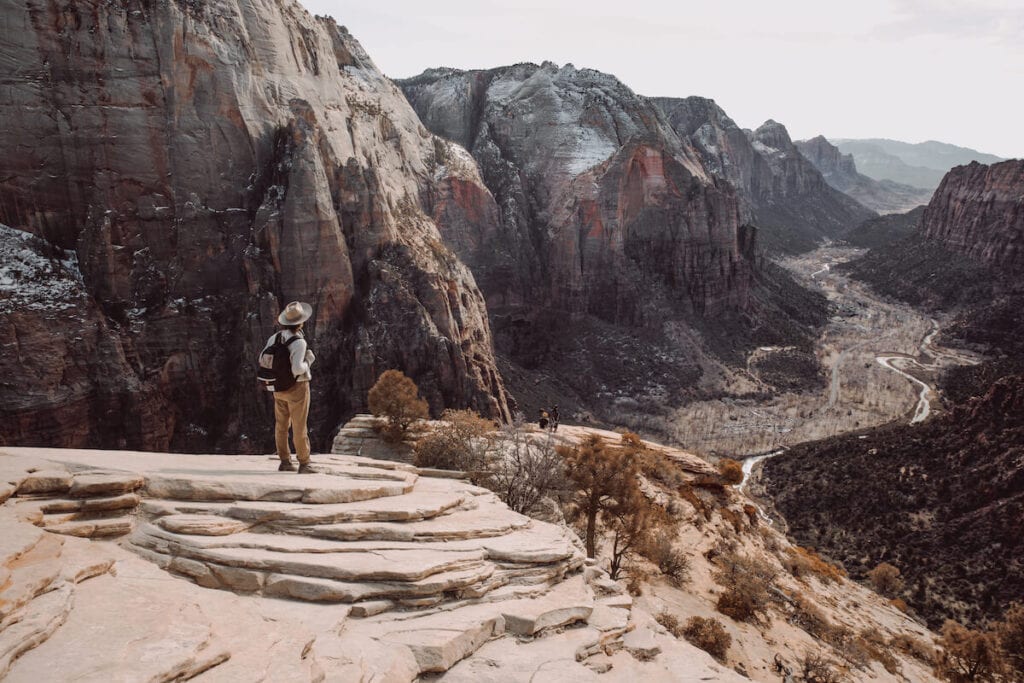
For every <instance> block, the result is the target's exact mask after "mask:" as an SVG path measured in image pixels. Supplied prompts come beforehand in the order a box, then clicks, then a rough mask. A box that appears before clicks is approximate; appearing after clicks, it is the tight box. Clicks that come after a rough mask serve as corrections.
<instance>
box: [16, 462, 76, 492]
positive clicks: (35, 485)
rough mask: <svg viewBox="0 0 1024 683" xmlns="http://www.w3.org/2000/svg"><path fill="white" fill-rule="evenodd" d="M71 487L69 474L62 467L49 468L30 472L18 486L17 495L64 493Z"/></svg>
mask: <svg viewBox="0 0 1024 683" xmlns="http://www.w3.org/2000/svg"><path fill="white" fill-rule="evenodd" d="M70 488H71V474H70V473H69V472H68V471H67V470H65V469H63V468H60V469H57V468H50V469H45V470H40V471H37V472H32V473H30V474H29V475H28V476H27V477H25V479H24V480H23V481H22V482H21V484H20V485H19V486H18V495H20V496H31V495H40V494H44V493H54V494H56V493H65V492H66V491H67V490H68V489H70Z"/></svg>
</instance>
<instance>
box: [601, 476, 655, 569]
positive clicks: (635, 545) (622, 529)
mask: <svg viewBox="0 0 1024 683" xmlns="http://www.w3.org/2000/svg"><path fill="white" fill-rule="evenodd" d="M601 521H602V522H603V523H604V527H605V529H606V530H608V531H609V532H610V535H611V548H610V557H609V560H608V563H609V567H608V575H609V576H610V577H611V578H612V579H615V580H617V579H618V578H619V576H620V575H621V574H622V572H623V570H624V569H625V568H626V564H627V563H628V562H629V561H630V560H632V559H633V557H634V556H635V555H636V553H638V552H641V551H642V550H643V548H644V547H646V546H647V545H648V544H649V543H650V539H651V536H652V535H653V534H656V533H657V534H665V533H667V532H665V531H663V529H664V527H665V526H666V525H667V518H666V517H665V515H664V513H663V512H662V511H661V509H660V508H658V507H657V506H655V505H652V504H651V503H650V501H648V500H647V498H646V497H645V496H644V494H643V493H642V492H641V491H640V488H639V487H638V486H633V487H629V488H627V489H626V490H625V491H623V492H622V494H621V495H619V496H618V497H617V498H616V499H615V501H614V502H612V503H611V504H610V505H609V506H607V507H606V508H605V509H603V510H602V511H601Z"/></svg>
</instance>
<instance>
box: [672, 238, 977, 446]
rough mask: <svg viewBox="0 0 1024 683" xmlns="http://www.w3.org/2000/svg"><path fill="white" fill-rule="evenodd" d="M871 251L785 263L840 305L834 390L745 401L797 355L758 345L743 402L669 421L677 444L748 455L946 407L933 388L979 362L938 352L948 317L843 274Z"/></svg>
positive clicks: (829, 356) (824, 345)
mask: <svg viewBox="0 0 1024 683" xmlns="http://www.w3.org/2000/svg"><path fill="white" fill-rule="evenodd" d="M861 253H863V250H860V249H855V248H850V247H840V246H824V247H821V248H820V249H817V250H815V251H813V252H810V253H807V254H803V255H801V256H797V257H792V258H789V259H787V260H785V261H784V262H783V263H782V265H784V266H785V267H786V268H787V269H788V270H790V271H791V272H792V274H793V276H794V277H795V278H796V279H797V280H798V281H800V282H801V284H804V285H805V286H808V287H811V288H813V289H817V290H819V291H821V292H822V294H824V295H825V296H827V297H828V299H829V301H830V302H831V303H832V304H833V306H834V309H835V310H834V312H833V316H832V318H831V319H830V321H829V323H828V325H827V326H826V328H825V330H824V332H823V334H822V336H821V338H820V339H819V341H818V344H817V346H816V349H815V353H816V355H817V358H818V360H819V362H820V363H821V366H822V368H824V371H825V372H826V373H827V374H828V382H827V384H826V386H825V388H824V389H823V390H822V391H819V392H807V391H804V392H787V393H782V394H776V395H775V396H774V397H773V398H771V399H770V400H768V401H765V400H764V399H763V398H760V397H757V398H744V397H743V393H742V389H743V388H744V387H742V386H740V385H741V384H748V385H749V386H748V387H746V389H747V391H749V392H756V391H758V390H759V388H760V385H761V380H760V379H759V378H758V376H757V373H756V367H755V366H756V365H757V363H758V362H763V360H764V358H765V357H766V356H770V355H772V354H781V353H785V352H786V351H787V349H785V348H779V347H762V348H760V349H756V350H755V351H754V352H753V353H751V355H750V358H749V361H748V368H750V370H749V371H748V373H747V377H746V378H745V380H746V381H744V382H740V383H738V384H737V386H736V387H734V388H733V389H734V392H733V393H734V397H731V398H729V397H727V398H724V399H718V400H713V401H701V402H696V403H692V404H689V405H686V406H684V407H681V408H679V409H678V410H677V411H676V412H675V414H674V415H673V416H672V417H671V418H669V422H670V424H669V425H668V431H669V432H670V433H671V434H672V435H673V437H674V439H675V440H676V441H677V442H679V443H681V444H683V445H684V446H685V447H687V448H690V449H693V450H697V451H701V452H704V453H709V454H713V455H723V456H725V455H728V456H732V457H742V456H748V455H754V454H759V453H766V452H771V451H775V450H778V449H779V448H784V447H787V446H791V445H795V444H797V443H802V442H806V441H813V440H817V439H822V438H826V437H829V436H835V435H837V434H842V433H846V432H851V431H856V430H860V429H867V428H870V427H875V426H878V425H881V424H885V423H888V422H891V421H895V420H900V419H904V418H905V419H907V420H916V421H920V420H921V419H923V418H924V417H926V416H927V415H928V413H929V411H930V410H932V409H934V408H935V407H936V404H935V400H934V399H935V397H936V395H937V393H936V391H935V389H934V388H933V386H932V385H933V383H934V379H935V376H936V374H937V372H938V370H939V369H941V368H942V367H947V366H951V365H955V364H962V363H968V362H973V359H972V358H971V357H970V356H969V355H968V354H962V353H957V352H951V351H947V350H943V349H939V348H936V347H935V346H934V344H933V340H934V338H935V336H936V332H937V331H938V329H939V327H940V322H939V321H935V320H933V319H932V318H930V317H929V316H928V315H926V314H924V313H922V312H920V311H917V310H915V309H914V308H912V307H910V306H908V305H906V304H903V303H899V302H894V301H890V300H886V299H883V298H882V297H880V296H879V295H877V294H875V293H874V292H872V291H871V290H870V289H869V288H868V287H866V286H865V285H863V284H861V283H859V282H856V281H853V280H850V279H849V278H848V277H847V276H846V275H844V274H842V273H840V272H836V270H835V268H834V266H835V265H836V264H839V263H842V262H845V261H849V260H851V259H853V258H855V257H857V256H859V255H860V254H861Z"/></svg>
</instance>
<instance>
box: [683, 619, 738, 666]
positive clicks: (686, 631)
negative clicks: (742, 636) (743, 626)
mask: <svg viewBox="0 0 1024 683" xmlns="http://www.w3.org/2000/svg"><path fill="white" fill-rule="evenodd" d="M683 637H684V638H686V640H687V641H689V642H690V644H692V645H696V646H697V647H699V648H700V649H702V650H704V651H705V652H707V653H708V654H709V655H711V656H712V657H714V658H715V659H717V660H718V661H720V662H724V661H725V655H726V653H727V652H728V651H729V646H730V645H732V636H730V635H729V633H728V632H727V631H726V630H725V626H723V625H722V622H720V621H719V620H718V619H714V618H709V619H705V618H704V617H690V619H689V621H687V622H686V626H685V627H684V628H683Z"/></svg>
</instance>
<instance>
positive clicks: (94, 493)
mask: <svg viewBox="0 0 1024 683" xmlns="http://www.w3.org/2000/svg"><path fill="white" fill-rule="evenodd" d="M144 484H145V480H144V479H143V477H141V476H139V475H137V474H131V473H118V472H114V473H112V472H97V471H82V472H76V473H72V472H69V471H68V470H66V469H59V468H56V467H52V468H47V469H41V470H34V471H30V472H28V473H26V475H25V476H24V477H23V478H22V479H21V480H20V482H19V483H18V486H17V488H16V489H15V492H14V495H13V496H12V497H11V500H13V501H14V503H15V510H16V511H17V514H18V516H19V517H20V518H21V519H23V520H26V521H29V522H31V523H33V524H35V525H37V526H40V527H43V528H45V529H46V530H47V531H50V532H53V533H56V534H64V535H66V536H78V537H80V538H112V537H116V536H124V535H125V534H128V533H130V532H131V530H132V528H133V514H134V512H135V510H136V508H137V507H138V505H139V503H140V501H141V499H140V497H139V495H138V493H137V491H138V490H139V489H140V488H142V486H143V485H144Z"/></svg>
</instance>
